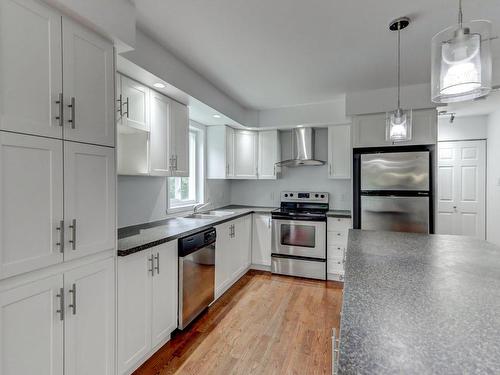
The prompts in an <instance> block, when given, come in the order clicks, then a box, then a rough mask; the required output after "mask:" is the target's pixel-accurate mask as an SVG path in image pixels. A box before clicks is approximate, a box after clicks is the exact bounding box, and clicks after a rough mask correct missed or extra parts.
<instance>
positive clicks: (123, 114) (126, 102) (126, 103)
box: [122, 96, 129, 118]
mask: <svg viewBox="0 0 500 375" xmlns="http://www.w3.org/2000/svg"><path fill="white" fill-rule="evenodd" d="M125 105H126V106H127V111H126V112H125V113H122V116H125V115H127V118H129V117H128V96H127V99H126V100H125Z"/></svg>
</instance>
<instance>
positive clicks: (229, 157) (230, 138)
mask: <svg viewBox="0 0 500 375" xmlns="http://www.w3.org/2000/svg"><path fill="white" fill-rule="evenodd" d="M226 178H234V129H233V128H230V127H229V126H226Z"/></svg>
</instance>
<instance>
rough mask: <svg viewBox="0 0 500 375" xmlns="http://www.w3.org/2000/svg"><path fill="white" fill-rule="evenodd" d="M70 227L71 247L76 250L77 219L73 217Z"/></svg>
mask: <svg viewBox="0 0 500 375" xmlns="http://www.w3.org/2000/svg"><path fill="white" fill-rule="evenodd" d="M69 227H70V228H71V240H69V243H70V244H71V249H72V250H76V219H73V221H72V222H71V225H70V226H69Z"/></svg>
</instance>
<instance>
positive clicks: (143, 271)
mask: <svg viewBox="0 0 500 375" xmlns="http://www.w3.org/2000/svg"><path fill="white" fill-rule="evenodd" d="M152 260H153V259H152V254H151V251H149V250H145V251H141V252H138V253H135V254H131V255H127V256H125V257H118V373H120V374H123V373H125V372H127V371H128V370H130V369H131V368H132V367H134V366H135V365H136V364H137V362H138V361H139V360H141V359H142V358H143V357H144V356H145V355H146V354H147V353H149V351H150V350H151V277H152V276H151V272H152V269H153V264H152Z"/></svg>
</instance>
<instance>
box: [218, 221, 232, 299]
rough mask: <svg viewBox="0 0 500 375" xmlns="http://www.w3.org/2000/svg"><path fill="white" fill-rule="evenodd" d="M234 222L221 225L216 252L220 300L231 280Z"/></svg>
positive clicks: (219, 226)
mask: <svg viewBox="0 0 500 375" xmlns="http://www.w3.org/2000/svg"><path fill="white" fill-rule="evenodd" d="M233 224H234V222H232V221H229V222H227V223H223V224H219V225H217V226H216V227H215V230H216V232H217V239H216V244H215V245H216V250H215V298H219V297H220V296H221V295H222V294H223V293H224V292H225V291H226V289H227V288H228V286H229V283H230V279H231V276H232V274H231V264H232V263H231V252H232V251H233V250H234V249H233V247H232V245H233V240H232V236H231V233H232V229H231V228H232V225H233Z"/></svg>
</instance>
